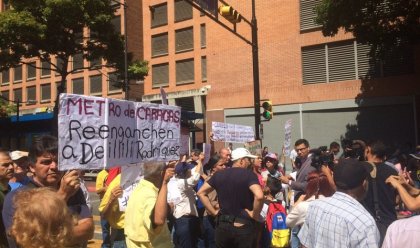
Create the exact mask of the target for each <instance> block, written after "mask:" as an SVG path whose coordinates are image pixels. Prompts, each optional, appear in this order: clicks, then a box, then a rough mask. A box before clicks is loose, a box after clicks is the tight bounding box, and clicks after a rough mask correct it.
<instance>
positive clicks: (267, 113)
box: [261, 101, 273, 121]
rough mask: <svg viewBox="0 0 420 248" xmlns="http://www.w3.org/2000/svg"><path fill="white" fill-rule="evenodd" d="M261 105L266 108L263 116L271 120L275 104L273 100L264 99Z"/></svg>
mask: <svg viewBox="0 0 420 248" xmlns="http://www.w3.org/2000/svg"><path fill="white" fill-rule="evenodd" d="M261 106H262V107H263V109H264V112H263V113H262V116H263V117H264V119H266V120H268V121H269V120H271V119H272V118H273V105H272V104H271V101H264V102H263V103H262V104H261Z"/></svg>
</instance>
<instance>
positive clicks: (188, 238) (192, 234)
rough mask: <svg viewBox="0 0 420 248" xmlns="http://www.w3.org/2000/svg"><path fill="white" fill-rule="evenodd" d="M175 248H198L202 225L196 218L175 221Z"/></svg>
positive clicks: (183, 217) (182, 218) (190, 217)
mask: <svg viewBox="0 0 420 248" xmlns="http://www.w3.org/2000/svg"><path fill="white" fill-rule="evenodd" d="M174 227H175V242H174V243H175V247H182V248H195V247H197V242H198V235H199V231H200V223H199V220H198V217H196V216H182V217H180V218H178V219H175V225H174Z"/></svg>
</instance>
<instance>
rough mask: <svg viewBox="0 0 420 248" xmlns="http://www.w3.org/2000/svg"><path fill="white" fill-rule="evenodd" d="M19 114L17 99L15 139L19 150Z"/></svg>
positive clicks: (18, 100) (18, 101)
mask: <svg viewBox="0 0 420 248" xmlns="http://www.w3.org/2000/svg"><path fill="white" fill-rule="evenodd" d="M19 112H20V99H19V98H18V99H17V107H16V130H17V132H16V138H17V142H16V145H17V149H20V122H19Z"/></svg>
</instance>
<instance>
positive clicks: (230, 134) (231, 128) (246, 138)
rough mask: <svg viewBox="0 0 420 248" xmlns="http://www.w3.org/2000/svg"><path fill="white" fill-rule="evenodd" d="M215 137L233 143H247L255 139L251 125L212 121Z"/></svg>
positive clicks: (217, 139)
mask: <svg viewBox="0 0 420 248" xmlns="http://www.w3.org/2000/svg"><path fill="white" fill-rule="evenodd" d="M211 127H212V132H213V139H214V140H215V141H224V142H232V143H245V142H250V141H253V140H255V138H254V129H253V128H252V127H250V126H243V125H237V124H229V123H223V122H212V124H211Z"/></svg>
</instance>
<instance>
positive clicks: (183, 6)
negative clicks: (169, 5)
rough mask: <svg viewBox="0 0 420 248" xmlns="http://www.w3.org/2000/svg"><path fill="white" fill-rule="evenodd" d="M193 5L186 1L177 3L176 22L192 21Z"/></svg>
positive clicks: (180, 0)
mask: <svg viewBox="0 0 420 248" xmlns="http://www.w3.org/2000/svg"><path fill="white" fill-rule="evenodd" d="M192 17H193V10H192V5H191V4H190V3H187V2H186V1H184V0H177V1H175V22H180V21H184V20H188V19H192Z"/></svg>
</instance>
